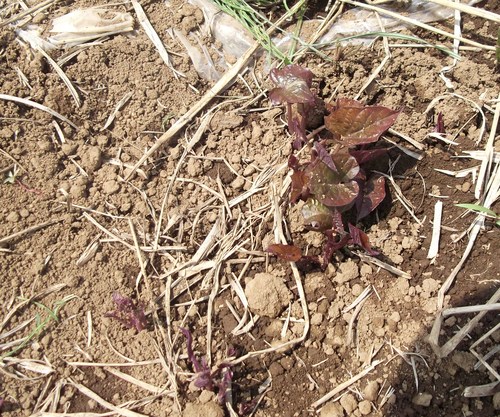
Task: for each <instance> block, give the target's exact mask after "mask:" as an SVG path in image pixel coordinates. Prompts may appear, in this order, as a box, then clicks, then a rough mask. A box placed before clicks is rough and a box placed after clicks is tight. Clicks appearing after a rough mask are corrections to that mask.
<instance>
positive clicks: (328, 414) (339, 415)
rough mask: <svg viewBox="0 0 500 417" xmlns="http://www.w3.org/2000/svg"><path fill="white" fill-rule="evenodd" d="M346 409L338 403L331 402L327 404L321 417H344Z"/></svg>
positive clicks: (322, 410)
mask: <svg viewBox="0 0 500 417" xmlns="http://www.w3.org/2000/svg"><path fill="white" fill-rule="evenodd" d="M344 416H345V413H344V409H343V408H342V406H341V405H340V404H339V403H337V402H335V403H334V402H330V403H328V404H326V405H325V406H324V407H323V408H322V409H321V413H320V417H344Z"/></svg>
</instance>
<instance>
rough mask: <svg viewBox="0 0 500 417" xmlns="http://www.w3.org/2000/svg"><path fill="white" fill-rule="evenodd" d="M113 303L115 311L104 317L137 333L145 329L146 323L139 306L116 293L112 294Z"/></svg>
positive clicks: (128, 298) (141, 308) (142, 310)
mask: <svg viewBox="0 0 500 417" xmlns="http://www.w3.org/2000/svg"><path fill="white" fill-rule="evenodd" d="M113 302H114V303H115V304H116V310H113V311H110V312H108V313H106V314H105V317H109V318H112V319H115V320H117V321H119V322H120V323H121V324H123V325H124V326H125V327H126V328H127V329H136V330H137V331H138V332H140V331H142V330H144V329H145V328H146V326H147V324H148V322H147V319H146V315H145V314H144V308H143V307H142V306H141V305H140V304H136V303H135V302H134V301H133V300H132V299H131V298H130V297H124V296H122V295H121V294H119V293H117V292H115V293H114V294H113Z"/></svg>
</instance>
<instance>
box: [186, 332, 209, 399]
mask: <svg viewBox="0 0 500 417" xmlns="http://www.w3.org/2000/svg"><path fill="white" fill-rule="evenodd" d="M179 330H180V331H181V332H182V334H183V335H184V337H185V338H186V349H187V355H188V359H189V361H190V362H191V364H192V365H193V370H194V372H195V373H196V377H195V379H194V385H195V387H197V388H200V389H207V390H209V391H213V389H214V380H213V377H212V373H211V372H210V368H209V367H208V364H207V361H206V360H205V358H202V359H201V362H200V361H199V360H198V358H197V357H196V355H195V354H194V352H193V336H192V335H191V332H190V331H189V330H188V329H184V328H183V327H180V328H179Z"/></svg>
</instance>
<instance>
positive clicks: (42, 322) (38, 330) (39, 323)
mask: <svg viewBox="0 0 500 417" xmlns="http://www.w3.org/2000/svg"><path fill="white" fill-rule="evenodd" d="M73 298H76V296H75V295H68V296H66V297H64V298H63V299H62V300H59V301H56V302H55V303H54V307H53V308H52V310H51V309H50V308H49V307H47V306H46V305H45V304H42V303H39V302H36V301H35V302H33V304H35V305H36V306H37V307H40V308H41V309H42V310H45V311H46V312H47V315H46V316H45V317H43V318H42V317H41V316H40V314H37V315H36V317H35V327H34V328H33V329H32V330H31V332H30V333H29V334H28V335H27V336H26V337H25V338H24V340H23V341H22V342H21V343H20V344H19V345H18V346H16V347H15V348H14V349H12V350H11V351H9V352H7V353H6V354H5V355H2V356H1V357H0V358H1V359H3V358H7V357H10V356H14V355H15V354H17V353H18V352H19V351H21V350H22V349H24V348H25V347H26V346H27V345H28V344H29V343H30V342H31V341H33V340H35V339H37V338H38V337H39V336H40V335H41V334H42V333H43V332H44V331H45V330H46V329H47V328H48V327H49V326H50V324H51V323H52V322H59V317H58V314H59V312H60V311H61V309H62V308H63V307H64V306H65V305H66V303H67V302H69V301H71V300H72V299H73ZM21 300H24V301H25V300H26V299H24V298H21Z"/></svg>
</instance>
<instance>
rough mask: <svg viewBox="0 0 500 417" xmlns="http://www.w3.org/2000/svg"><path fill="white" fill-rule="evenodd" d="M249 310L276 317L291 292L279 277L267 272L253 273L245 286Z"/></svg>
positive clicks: (287, 300)
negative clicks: (253, 275) (253, 276)
mask: <svg viewBox="0 0 500 417" xmlns="http://www.w3.org/2000/svg"><path fill="white" fill-rule="evenodd" d="M245 295H246V296H247V298H248V305H249V307H250V310H252V311H253V312H254V313H256V314H259V315H261V316H267V317H271V318H276V317H278V315H279V314H280V313H281V312H282V311H283V309H284V308H285V307H286V306H287V305H288V302H289V300H290V297H291V293H290V291H289V290H288V288H287V287H286V285H285V284H284V283H283V281H282V280H281V278H279V277H275V276H274V275H272V274H268V273H259V274H256V275H255V278H254V279H252V280H251V281H250V282H248V284H247V285H246V288H245Z"/></svg>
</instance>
